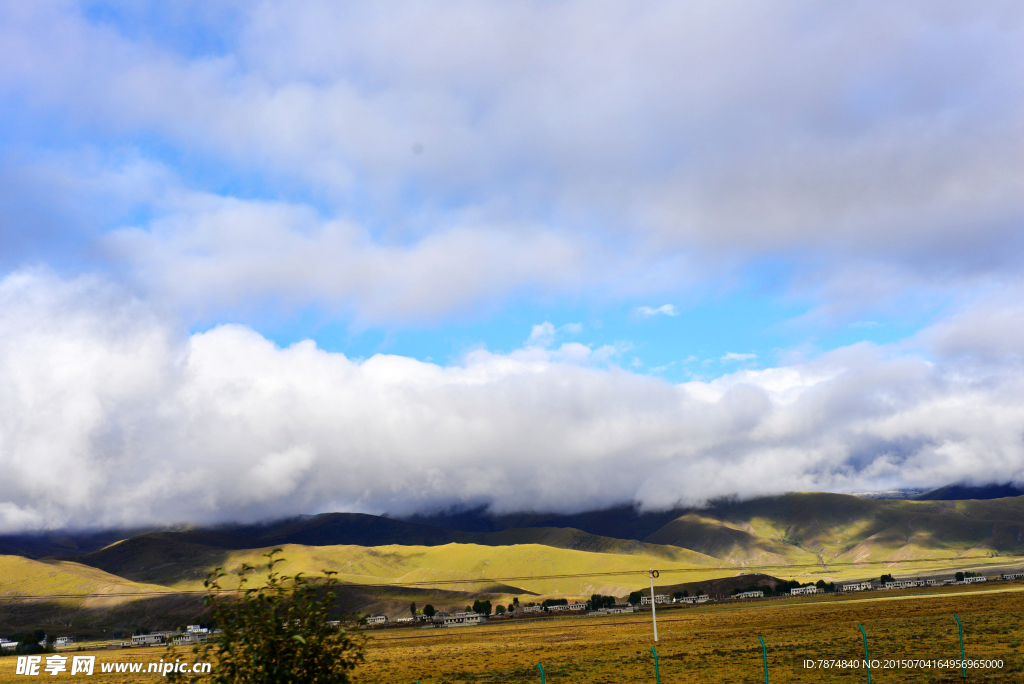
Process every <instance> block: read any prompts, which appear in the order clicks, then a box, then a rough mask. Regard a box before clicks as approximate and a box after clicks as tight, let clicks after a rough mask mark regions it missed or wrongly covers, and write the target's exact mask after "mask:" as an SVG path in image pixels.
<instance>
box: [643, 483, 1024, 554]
mask: <svg viewBox="0 0 1024 684" xmlns="http://www.w3.org/2000/svg"><path fill="white" fill-rule="evenodd" d="M644 541H645V542H648V543H652V544H667V545H673V546H680V547H684V548H688V549H692V550H694V551H698V552H700V553H704V554H707V555H709V556H713V557H715V558H719V559H721V560H723V561H726V562H730V563H736V564H752V565H753V564H764V563H782V562H815V561H819V562H820V561H826V562H829V561H831V562H864V561H885V560H892V561H896V560H916V559H950V560H953V559H957V558H960V557H962V556H989V555H995V554H1000V555H1017V554H1024V497H1016V498H1007V499H990V500H969V501H901V500H878V499H864V498H860V497H854V496H846V495H842V494H786V495H783V496H778V497H765V498H760V499H753V500H750V501H745V502H739V503H730V504H723V505H719V506H716V507H713V508H709V509H705V510H702V511H699V512H688V513H685V514H684V515H681V516H679V517H678V518H676V519H675V520H673V521H671V522H670V523H668V524H666V525H665V526H664V527H662V528H661V529H659V530H658V531H656V532H654V533H653V534H651V535H649V536H647V537H646V538H645V539H644Z"/></svg>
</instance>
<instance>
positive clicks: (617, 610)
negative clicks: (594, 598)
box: [590, 606, 636, 617]
mask: <svg viewBox="0 0 1024 684" xmlns="http://www.w3.org/2000/svg"><path fill="white" fill-rule="evenodd" d="M635 612H636V608H634V607H633V606H628V607H626V606H616V607H614V608H602V609H601V610H597V611H594V612H592V613H590V615H596V616H598V617H600V616H602V615H621V614H623V613H635Z"/></svg>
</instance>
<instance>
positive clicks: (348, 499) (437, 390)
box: [0, 273, 1024, 530]
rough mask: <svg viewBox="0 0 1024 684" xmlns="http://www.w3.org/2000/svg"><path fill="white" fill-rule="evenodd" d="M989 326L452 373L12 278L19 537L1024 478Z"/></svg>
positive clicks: (112, 293)
mask: <svg viewBox="0 0 1024 684" xmlns="http://www.w3.org/2000/svg"><path fill="white" fill-rule="evenodd" d="M1004 317H1005V319H1006V320H1007V321H1013V322H1015V323H1017V324H1018V325H1021V324H1024V320H1021V312H1020V311H1019V309H1014V308H1012V307H1011V308H1009V309H1007V310H1006V312H1005V314H1004ZM972 323H973V321H972V320H971V319H970V318H969V317H967V318H963V319H950V320H949V321H947V322H945V323H944V324H943V326H945V327H943V326H939V327H937V328H936V331H938V332H936V333H935V334H936V339H938V340H939V341H940V342H939V343H937V344H938V345H939V346H937V347H936V349H935V350H933V351H932V352H931V354H932V355H933V356H934V358H933V359H926V358H923V357H922V356H919V355H917V354H915V353H912V352H908V351H901V350H900V349H899V348H898V347H893V348H883V347H876V346H873V345H867V344H860V345H854V346H852V347H848V348H844V349H839V350H837V351H834V352H831V353H829V354H826V355H824V356H822V357H820V358H818V359H815V360H812V361H807V362H803V363H800V364H796V365H791V366H783V367H778V368H769V369H765V370H744V371H739V372H736V373H731V374H727V375H724V376H722V377H720V378H717V379H715V380H713V381H710V382H688V383H684V384H681V385H672V384H670V383H668V382H665V381H664V380H661V379H658V378H652V377H649V376H644V375H639V374H635V373H632V372H630V371H628V370H626V369H623V368H620V367H618V366H615V365H611V366H601V365H594V362H593V360H592V359H593V356H595V355H597V354H598V352H591V350H590V349H589V348H588V347H585V346H584V345H579V344H576V343H567V344H564V345H561V346H560V347H558V348H557V349H553V350H548V349H544V348H540V347H528V348H524V349H522V350H517V351H515V352H513V353H510V354H494V353H490V352H487V351H482V350H480V351H474V352H472V353H470V354H468V355H467V356H466V358H465V359H464V360H463V361H462V362H461V363H459V364H457V365H451V366H438V365H435V364H431V363H424V362H421V361H416V360H414V359H409V358H404V357H399V356H385V355H377V356H374V357H372V358H370V359H367V360H365V361H361V362H359V361H354V360H352V359H349V358H347V357H345V356H343V355H341V354H336V353H328V352H325V351H323V350H321V349H318V348H317V347H316V346H315V345H314V344H313V343H312V342H302V343H299V344H296V345H293V346H291V347H288V348H284V349H282V348H279V347H276V346H275V345H273V344H272V343H270V342H268V341H267V340H266V339H264V338H263V337H261V336H260V335H258V334H257V333H255V332H253V331H252V330H250V329H248V328H246V327H243V326H230V325H229V326H220V327H216V328H214V329H212V330H209V331H206V332H201V333H196V334H192V335H190V336H187V337H183V336H181V335H180V334H179V332H178V328H177V327H176V326H175V325H172V324H169V323H168V322H167V321H165V320H163V319H162V318H160V317H159V316H157V315H155V314H154V312H153V310H151V309H150V308H149V307H147V306H145V305H143V304H141V303H140V302H139V301H136V300H133V299H131V298H130V297H126V296H124V294H123V293H121V292H119V291H118V290H116V289H114V288H112V287H110V286H109V285H106V284H104V283H103V282H102V281H99V280H96V279H77V280H71V281H62V280H59V279H57V278H54V277H52V276H47V275H45V274H39V273H34V274H33V273H20V274H16V275H14V276H10V277H7V278H6V279H4V280H3V281H2V282H0V467H2V468H3V470H4V478H3V480H2V481H0V499H2V500H3V501H4V502H5V503H4V505H3V506H0V528H2V529H6V530H12V529H21V528H26V527H38V526H47V525H72V524H73V525H90V524H124V525H134V524H144V523H149V522H171V521H180V520H194V521H212V520H225V519H255V518H262V517H267V516H274V515H285V514H292V513H298V512H318V511H325V510H364V511H371V512H383V511H390V512H392V513H405V512H410V511H413V510H417V509H422V508H429V507H432V506H439V505H445V504H450V503H453V502H460V501H461V502H472V503H488V504H490V505H492V506H493V507H494V508H495V510H499V511H509V510H522V509H547V510H562V511H568V510H580V509H586V508H591V507H596V506H601V505H607V504H611V503H615V502H622V501H631V500H634V501H638V502H640V503H642V504H643V505H645V506H648V507H657V506H666V505H671V504H674V503H676V502H690V503H696V502H700V501H703V500H705V499H706V498H708V497H715V496H722V495H727V494H738V495H740V496H751V495H757V494H768V493H774V492H780V491H788V490H793V489H805V490H812V489H849V490H856V491H863V490H866V489H875V488H890V487H892V486H897V485H937V484H942V483H946V482H951V481H956V480H959V479H962V478H971V479H975V480H976V481H987V480H1000V481H1005V480H1009V479H1018V480H1020V479H1022V478H1024V445H1022V443H1021V440H1020V435H1021V434H1022V432H1024V411H1022V409H1021V406H1024V369H1022V367H1021V366H1020V364H1019V361H1018V360H1015V359H1014V358H1013V357H1006V356H1005V355H1004V356H1000V355H993V354H989V355H988V356H986V357H985V362H984V363H979V364H974V365H971V364H966V365H965V364H962V363H960V362H958V361H956V359H959V358H961V357H962V356H963V354H964V349H965V345H968V344H970V340H971V338H970V337H968V336H956V335H954V331H955V330H956V329H958V328H960V327H969V326H970V325H971V324H972ZM945 340H955V341H956V344H952V343H948V344H947V343H946V342H944V341H945ZM943 345H946V346H943ZM947 354H948V355H947ZM567 481H571V482H573V487H570V488H566V487H564V486H563V483H564V482H567Z"/></svg>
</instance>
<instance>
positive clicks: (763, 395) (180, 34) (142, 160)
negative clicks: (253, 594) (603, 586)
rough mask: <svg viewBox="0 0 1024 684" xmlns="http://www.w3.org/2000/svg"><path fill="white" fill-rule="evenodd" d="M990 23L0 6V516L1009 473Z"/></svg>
mask: <svg viewBox="0 0 1024 684" xmlns="http://www.w3.org/2000/svg"><path fill="white" fill-rule="evenodd" d="M1022 27H1024V11H1022V10H1021V8H1020V6H1019V5H1018V4H1016V3H995V4H990V5H986V6H985V7H979V6H965V5H963V4H961V3H955V2H949V3H943V2H939V3H934V2H930V3H904V4H901V5H900V6H891V7H884V6H879V5H877V4H874V3H847V4H845V5H842V6H829V7H826V6H823V5H821V4H820V3H813V2H800V1H796V0H793V1H791V2H768V3H765V2H759V3H734V4H731V5H727V6H726V5H721V4H708V3H703V4H702V3H661V2H651V3H643V4H636V3H617V2H611V3H601V4H597V5H595V4H592V3H585V2H572V1H566V2H553V3H470V2H460V1H455V0H452V1H451V2H442V3H415V2H412V3H402V2H396V3H390V2H386V3H374V4H373V5H366V4H359V3H333V2H332V3H321V2H309V3H303V4H302V5H297V6H296V5H291V4H287V3H278V2H272V1H269V0H268V1H266V2H260V3H237V2H231V1H228V0H225V1H223V2H221V1H213V2H203V3H199V2H195V3H190V2H185V3H175V4H173V5H167V4H166V3H157V2H151V3H146V2H142V3H139V2H133V3H121V2H73V1H61V2H56V1H55V2H37V3H29V4H26V3H17V2H9V3H0V65H2V66H0V119H2V121H3V122H4V123H3V126H0V215H2V217H3V218H2V221H0V298H2V299H3V302H4V303H5V306H6V314H5V315H4V317H3V321H0V342H2V344H0V377H3V378H5V379H6V384H7V386H8V388H9V389H8V391H7V392H6V394H4V395H3V396H0V401H2V402H3V406H4V407H5V411H6V412H7V416H8V417H7V418H6V419H4V420H6V422H3V420H0V462H3V463H9V464H16V463H20V462H25V461H26V459H30V457H31V458H34V457H40V458H45V459H48V460H52V461H53V462H54V464H55V466H54V467H60V468H62V469H63V470H68V469H70V471H73V472H77V473H79V474H80V477H81V479H82V481H83V482H87V483H89V484H88V487H86V489H85V490H84V491H83V492H82V493H80V494H79V495H78V496H77V497H76V496H72V495H71V494H69V493H68V492H63V491H58V492H56V493H53V494H52V495H50V494H42V493H40V491H41V490H40V489H39V485H38V482H37V481H36V479H35V478H36V475H34V474H32V473H31V472H27V471H26V472H24V473H20V474H17V475H16V476H12V478H11V480H10V482H9V483H8V484H6V485H3V486H4V487H6V489H5V490H3V489H0V498H3V501H6V502H7V503H5V504H4V505H5V506H8V509H2V508H0V527H6V528H10V529H22V528H25V527H33V526H35V527H39V526H53V525H62V524H66V523H67V521H68V520H71V519H77V520H82V521H84V523H83V524H89V525H95V524H108V523H109V524H112V523H118V522H119V521H120V518H119V516H121V515H131V516H132V517H133V519H150V520H154V521H161V522H166V521H170V520H172V519H173V520H177V519H178V518H175V517H174V516H175V515H177V516H179V517H180V516H184V518H188V519H196V520H218V519H236V518H237V519H241V518H247V519H258V518H262V517H267V516H271V515H278V514H289V513H294V512H316V511H320V510H334V509H342V508H344V509H352V510H356V509H358V510H366V511H370V512H381V511H384V510H388V511H399V512H401V511H406V512H411V511H417V510H426V509H430V508H432V507H433V508H436V507H444V506H448V505H453V504H463V503H470V504H474V505H475V504H480V503H483V504H486V505H490V506H492V507H494V509H495V510H523V509H535V510H540V509H545V510H548V509H555V508H557V509H559V510H570V509H573V510H580V509H583V508H588V507H593V506H600V505H607V504H611V503H621V502H623V501H633V502H636V503H637V504H638V505H641V506H652V507H658V506H666V505H675V504H678V503H700V502H701V501H702V500H703V499H704V498H706V497H707V496H713V495H731V494H737V495H740V496H753V495H758V494H766V493H774V492H779V491H787V490H790V489H794V488H803V489H829V490H834V491H857V490H864V489H871V488H890V487H897V486H931V485H941V484H946V483H947V482H949V481H953V480H958V479H965V478H966V479H978V480H983V481H989V480H993V481H994V480H998V481H1007V480H1012V479H1016V480H1019V479H1020V478H1022V477H1024V452H1022V443H1024V413H1022V412H1021V410H1020V409H1019V406H1020V405H1021V404H1020V403H1017V398H1018V397H1019V396H1020V395H1019V394H1018V392H1019V391H1020V388H1021V387H1022V386H1024V376H1022V374H1021V358H1022V354H1024V350H1022V343H1024V342H1022V340H1024V338H1022V337H1021V334H1022V333H1021V332H1020V331H1021V330H1022V329H1024V326H1021V325H1020V324H1021V323H1024V318H1022V308H1021V304H1020V302H1021V301H1024V297H1022V294H1024V288H1022V278H1021V275H1022V273H1021V266H1020V265H1021V264H1022V263H1024V258H1022V257H1024V230H1022V227H1024V226H1022V219H1024V165H1022V161H1021V160H1022V159H1024V154H1022V153H1024V126H1022V123H1021V122H1022V121H1024V116H1022V115H1024V91H1022V89H1021V85H1020V84H1021V83H1022V82H1024V80H1022V79H1021V75H1022V74H1021V73H1020V65H1021V64H1024V59H1022V58H1024V55H1022V54H1021V51H1022V49H1024V48H1022V46H1024V40H1021V38H1022V37H1024V36H1022V35H1021V34H1022V32H1024V28H1022ZM5 326H6V327H5ZM125 368H131V369H134V370H133V371H132V373H129V374H125V373H126V371H123V370H122V369H125ZM328 378H330V379H331V381H330V383H328V384H329V386H330V387H331V388H333V389H330V390H328V389H327V385H325V384H324V383H327V379H328ZM322 386H323V387H322ZM321 387H322V389H317V388H321ZM274 388H277V389H278V390H280V391H282V392H285V395H284V396H287V397H288V398H289V400H290V401H291V402H292V403H288V402H285V403H283V404H281V403H279V402H282V401H284V399H283V398H282V396H279V395H278V394H276V393H275V390H274ZM284 388H287V390H285V389H284ZM460 388H461V389H460ZM469 388H472V389H469ZM321 392H322V394H321ZM470 395H472V396H470ZM41 397H49V399H48V400H46V401H48V402H49V403H47V404H46V405H47V406H49V407H50V408H49V409H47V411H48V412H52V415H50V418H51V419H52V420H55V421H57V422H58V423H59V424H62V425H66V426H67V427H66V429H62V430H58V431H56V432H52V433H51V432H48V431H47V429H46V428H45V427H44V425H43V423H41V422H39V421H42V420H43V418H42V417H41V415H40V414H38V406H39V405H40V404H39V402H40V401H43V399H41ZM371 406H373V407H376V409H375V410H374V411H373V412H372V413H371V414H365V413H364V412H365V411H366V410H367V408H366V407H371ZM289 407H291V408H289ZM295 407H306V408H305V410H299V409H298V408H295ZM823 407H827V410H825V408H823ZM965 407H969V410H968V408H965ZM975 410H977V411H981V412H982V415H983V416H984V417H985V418H984V420H982V421H981V422H978V421H977V420H971V419H969V415H970V414H971V413H972V412H973V411H975ZM48 415H49V413H48ZM428 417H429V419H428ZM215 418H216V419H215ZM37 423H38V425H37ZM32 426H36V427H32ZM542 426H543V427H542ZM243 435H244V438H243V437H242V436H243ZM513 436H515V437H514V438H513ZM527 453H529V454H533V455H532V456H529V457H528V456H526V455H525V454H527ZM142 458H150V459H154V458H155V459H159V460H160V461H161V462H163V463H179V464H180V469H181V470H180V471H179V470H177V469H176V468H175V467H172V466H170V465H168V466H166V472H161V473H152V472H148V471H145V470H138V469H136V468H134V467H133V466H132V465H131V464H132V463H137V462H138V461H139V459H142ZM111 464H119V465H118V466H117V467H116V468H114V469H111V467H110V466H111ZM640 465H643V467H644V468H646V469H647V471H649V473H653V475H652V474H648V475H643V476H641V475H639V474H637V475H635V476H633V475H631V476H630V477H622V476H621V472H622V471H623V470H632V469H634V468H639V467H640ZM12 467H13V466H12ZM396 469H397V470H398V471H401V472H407V473H408V474H409V478H410V480H409V482H405V481H392V480H391V479H390V478H391V477H392V474H393V473H394V472H396ZM581 470H586V471H592V472H593V473H594V475H593V479H592V481H587V482H585V483H583V484H581V485H580V487H579V492H580V493H579V495H578V496H577V497H575V498H571V499H569V500H566V499H565V498H563V497H561V496H559V495H557V494H556V493H553V492H552V491H551V490H550V488H549V485H548V484H547V483H549V482H550V481H552V479H555V480H557V479H558V478H566V477H568V478H575V477H578V473H579V472H580V471H581ZM19 472H20V471H19ZM62 472H63V471H62ZM716 472H717V473H725V474H726V475H725V476H722V477H717V476H713V475H711V474H710V473H716ZM323 473H336V474H339V475H338V477H339V478H340V479H341V480H343V481H345V482H347V483H348V484H344V485H343V484H337V485H334V486H329V485H328V484H325V479H324V477H322V475H323ZM175 478H178V480H181V481H192V478H195V482H196V483H197V484H196V487H198V493H195V494H188V493H187V492H186V491H185V490H184V489H181V488H180V487H178V486H177V485H172V484H170V483H171V482H174V481H176V480H175ZM350 480H351V482H349V481H350ZM424 481H428V482H430V483H431V484H430V485H429V486H427V487H423V486H422V483H423V482H424ZM200 483H201V484H200ZM133 492H134V494H133ZM139 492H146V495H145V496H142V495H141V494H138V493H139ZM513 492H514V493H513ZM108 499H109V500H111V501H113V500H116V501H118V502H119V506H120V507H119V508H118V507H115V506H113V505H107V504H103V503H101V501H105V500H108ZM126 506H127V508H125V507H126ZM132 507H134V508H132ZM169 508H173V509H175V510H185V511H188V513H176V514H174V515H170V514H167V513H166V511H167V510H168V509H169ZM122 509H124V510H130V511H131V512H130V513H129V514H122V513H119V512H118V511H120V510H122ZM5 510H6V512H5Z"/></svg>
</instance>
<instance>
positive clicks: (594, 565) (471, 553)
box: [151, 544, 735, 597]
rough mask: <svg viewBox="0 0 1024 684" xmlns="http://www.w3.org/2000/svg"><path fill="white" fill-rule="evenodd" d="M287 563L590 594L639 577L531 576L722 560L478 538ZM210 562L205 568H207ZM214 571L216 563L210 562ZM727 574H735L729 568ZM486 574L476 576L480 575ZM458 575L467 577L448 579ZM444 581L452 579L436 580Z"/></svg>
mask: <svg viewBox="0 0 1024 684" xmlns="http://www.w3.org/2000/svg"><path fill="white" fill-rule="evenodd" d="M267 550H268V549H249V550H242V551H230V552H226V553H225V554H224V555H223V556H222V557H221V558H220V560H221V562H222V564H223V567H224V568H225V569H226V570H227V571H228V572H232V571H234V570H237V569H238V568H239V567H241V565H242V564H243V563H248V564H249V565H260V564H261V563H263V562H264V561H265V559H264V557H263V554H264V553H266V552H267ZM282 551H283V553H282V557H283V558H285V559H286V562H285V563H283V564H281V565H280V566H278V567H279V570H280V571H281V572H285V573H288V574H295V573H297V572H305V573H308V574H319V573H320V572H321V571H323V570H333V571H335V572H337V573H338V578H339V579H340V580H342V581H344V582H351V583H353V584H379V583H387V584H394V585H408V584H413V583H416V584H420V585H421V586H437V587H443V588H445V589H449V590H457V591H473V590H476V591H479V590H481V589H482V588H486V587H488V586H490V585H492V584H493V582H490V581H488V579H493V578H506V577H515V578H520V579H517V580H515V581H514V582H511V581H510V582H507V583H506V584H509V585H512V587H515V588H517V589H519V590H521V591H523V592H531V593H535V594H543V595H550V596H569V597H583V596H588V597H589V596H590V595H591V594H593V593H603V594H613V595H623V594H624V593H629V591H631V590H632V588H633V584H635V583H636V581H637V579H636V577H635V576H634V577H632V578H629V577H628V576H626V577H615V576H609V577H597V578H594V577H589V578H586V577H585V578H577V577H567V578H562V579H531V578H532V577H545V576H550V575H572V574H586V573H626V572H640V571H644V570H646V569H647V568H648V567H650V566H652V565H655V566H664V565H665V564H666V563H672V564H673V565H676V566H679V567H680V568H685V569H686V570H687V571H688V572H690V574H691V575H692V576H694V577H697V578H711V577H717V576H721V573H722V569H721V568H722V563H721V562H720V561H717V560H716V559H714V558H709V557H707V556H703V555H701V554H696V553H693V552H690V551H686V550H685V549H678V550H676V552H675V553H674V554H673V556H672V560H667V559H666V557H664V556H661V557H654V556H644V555H625V554H610V553H591V552H588V551H574V550H571V549H561V548H557V547H551V546H544V545H542V544H518V545H514V546H480V545H477V544H446V545H444V546H376V547H363V546H300V545H295V544H288V545H285V546H283V547H282ZM205 569H206V568H204V570H205ZM209 569H212V567H211V568H209ZM725 572H726V574H732V573H733V572H735V571H734V570H731V569H726V570H725ZM478 577H479V578H481V580H480V581H478V582H474V581H473V578H478ZM453 580H466V581H464V582H457V583H454V584H447V582H451V581H453ZM151 581H154V582H158V583H163V584H166V585H167V586H170V587H172V588H175V589H194V588H197V587H198V586H201V582H198V581H197V578H195V577H194V575H193V576H192V577H180V576H177V575H175V571H174V569H173V568H172V566H170V565H166V564H165V565H164V566H163V568H161V572H160V574H156V575H155V576H154V577H153V579H152V580H151ZM434 583H445V584H436V585H435V584H434Z"/></svg>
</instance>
